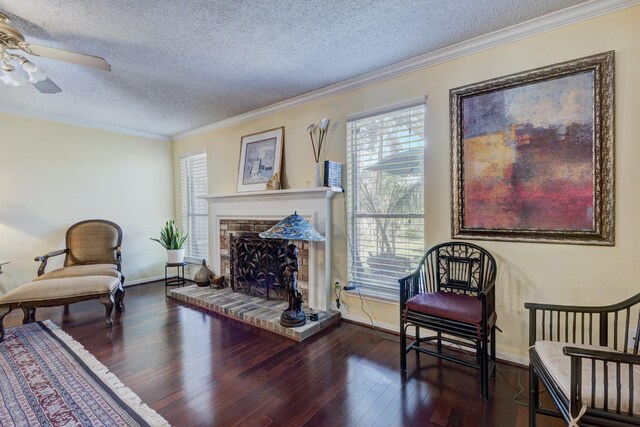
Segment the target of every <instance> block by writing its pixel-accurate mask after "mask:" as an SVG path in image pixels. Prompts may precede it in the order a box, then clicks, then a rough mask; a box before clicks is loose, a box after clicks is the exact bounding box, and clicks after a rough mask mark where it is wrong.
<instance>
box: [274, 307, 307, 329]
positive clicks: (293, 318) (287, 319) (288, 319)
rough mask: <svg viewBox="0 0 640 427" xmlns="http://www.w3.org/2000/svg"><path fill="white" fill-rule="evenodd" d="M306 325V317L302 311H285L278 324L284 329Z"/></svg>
mask: <svg viewBox="0 0 640 427" xmlns="http://www.w3.org/2000/svg"><path fill="white" fill-rule="evenodd" d="M305 323H307V316H306V315H305V314H304V311H302V310H297V311H292V310H285V311H283V312H282V315H281V316H280V324H281V325H282V326H284V327H285V328H296V327H298V326H302V325H304V324H305Z"/></svg>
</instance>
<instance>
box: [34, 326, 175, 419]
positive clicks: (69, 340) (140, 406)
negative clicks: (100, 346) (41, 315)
mask: <svg viewBox="0 0 640 427" xmlns="http://www.w3.org/2000/svg"><path fill="white" fill-rule="evenodd" d="M42 323H43V324H44V325H45V326H46V327H47V328H48V329H49V330H50V331H51V332H53V333H54V334H55V335H56V336H57V337H58V338H60V340H62V341H64V343H65V344H66V345H67V346H68V347H69V348H70V349H71V350H73V352H74V353H76V354H77V355H78V357H80V359H82V361H83V362H84V363H85V364H86V365H87V366H88V367H89V369H91V371H92V372H94V373H95V374H96V375H97V376H98V377H99V378H100V379H101V380H102V381H103V382H104V383H105V384H106V385H107V386H108V387H109V388H111V389H112V390H113V391H114V392H116V394H117V395H118V397H120V399H122V401H123V402H124V403H126V404H127V405H129V406H130V407H131V408H132V409H133V410H134V411H136V412H137V413H138V414H139V415H140V416H141V417H142V418H143V419H144V420H145V421H146V422H147V423H149V424H150V425H152V426H154V427H156V426H157V427H161V426H162V427H164V426H170V424H169V423H168V422H167V420H165V419H164V418H163V417H162V415H160V414H158V413H157V412H156V411H155V410H153V409H152V408H150V407H149V406H148V405H147V404H146V403H144V402H143V401H142V400H141V399H140V397H139V396H138V395H137V394H135V393H134V392H133V390H131V389H130V388H129V387H127V386H125V385H124V384H123V383H122V381H120V379H118V377H116V376H115V375H114V374H113V373H112V372H111V371H109V368H107V367H106V366H105V365H104V364H102V363H101V362H100V361H99V360H98V359H96V358H95V356H94V355H93V354H91V353H89V352H88V351H87V350H86V349H85V348H84V346H83V345H82V344H80V343H79V342H78V341H76V340H75V339H73V337H72V336H71V335H69V334H67V333H66V332H64V331H63V330H62V329H60V327H59V326H58V325H56V324H55V323H53V322H51V321H50V320H45V321H43V322H42Z"/></svg>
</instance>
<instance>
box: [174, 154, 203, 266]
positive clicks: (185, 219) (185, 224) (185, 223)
mask: <svg viewBox="0 0 640 427" xmlns="http://www.w3.org/2000/svg"><path fill="white" fill-rule="evenodd" d="M203 154H204V155H205V165H208V155H207V154H208V153H207V150H206V149H202V150H194V151H191V152H185V153H181V154H180V156H179V170H180V221H181V224H182V229H183V231H187V232H190V231H191V230H190V227H189V216H199V217H206V218H207V221H206V223H207V230H206V233H205V234H206V236H207V241H208V237H209V236H208V213H205V214H192V215H189V214H188V213H187V214H186V216H185V214H184V205H183V200H184V198H185V197H187V198H188V197H189V196H188V195H185V194H184V192H185V188H184V186H185V183H184V182H183V181H182V178H183V177H182V161H183V160H185V159H188V158H190V157H194V156H199V155H203ZM207 175H208V167H207V166H205V178H208V177H207ZM207 195H208V194H199V195H194V196H193V197H195V198H196V199H199V198H200V196H207ZM203 203H204V204H205V206H206V207H207V210H208V203H207V202H206V201H204V200H203ZM185 229H186V230H185ZM189 239H191V233H190V235H189ZM187 249H188V247H187ZM202 259H205V260H207V262H209V259H210V254H209V244H208V243H207V245H206V251H205V253H204V254H203V255H201V256H198V257H195V256H191V254H189V253H187V254H185V262H186V263H187V264H197V265H199V264H200V263H201V262H202Z"/></svg>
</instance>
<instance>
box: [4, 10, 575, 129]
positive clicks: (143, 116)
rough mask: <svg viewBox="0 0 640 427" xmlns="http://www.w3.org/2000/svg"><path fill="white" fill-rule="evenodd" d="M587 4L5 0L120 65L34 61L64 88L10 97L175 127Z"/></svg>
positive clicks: (36, 30)
mask: <svg viewBox="0 0 640 427" xmlns="http://www.w3.org/2000/svg"><path fill="white" fill-rule="evenodd" d="M583 2H584V0H535V1H531V0H447V1H441V0H415V1H412V0H349V1H347V0H322V1H319V0H237V1H231V0H198V1H175V0H157V1H149V0H147V1H142V0H129V1H126V0H109V1H104V0H50V1H45V0H0V11H3V12H5V13H6V14H7V15H8V16H9V18H11V20H12V23H13V25H14V26H15V27H16V28H18V29H19V30H21V31H22V32H23V33H24V34H25V36H26V38H27V41H28V42H32V43H37V44H43V45H47V46H53V47H59V48H64V49H68V50H74V51H78V52H84V53H90V54H93V55H98V56H102V57H104V58H106V59H107V60H108V61H109V62H110V63H111V65H112V67H113V71H112V72H111V73H107V72H102V71H98V70H94V69H90V68H84V67H80V66H77V65H73V64H67V63H63V62H57V61H53V60H47V59H43V58H32V59H33V61H34V62H35V63H36V64H38V65H41V66H44V67H45V68H46V69H47V70H48V71H49V76H50V78H51V79H52V80H53V81H55V82H56V83H57V84H58V86H60V87H61V88H62V93H59V94H56V95H42V94H39V93H38V92H37V91H36V90H35V89H34V88H32V87H21V88H12V87H8V86H5V85H1V84H0V105H8V106H11V107H13V108H14V109H21V110H29V111H32V112H36V113H41V114H55V115H62V116H67V117H70V118H74V119H78V120H87V121H92V122H97V123H101V124H104V125H111V126H118V127H121V128H127V129H131V130H139V131H145V132H150V133H155V134H162V135H173V134H176V133H179V132H182V131H186V130H189V129H193V128H196V127H199V126H202V125H205V124H209V123H213V122H216V121H219V120H222V119H225V118H229V117H232V116H235V115H238V114H242V113H245V112H248V111H252V110H255V109H257V108H260V107H264V106H267V105H270V104H273V103H276V102H278V101H282V100H285V99H288V98H292V97H295V96H298V95H301V94H304V93H307V92H310V91H313V90H316V89H319V88H322V87H326V86H328V85H331V84H334V83H338V82H341V81H344V80H347V79H349V78H352V77H356V76H358V75H361V74H363V73H366V72H369V71H373V70H376V69H379V68H382V67H385V66H388V65H391V64H394V63H397V62H399V61H402V60H405V59H408V58H412V57H414V56H417V55H421V54H424V53H428V52H432V51H434V50H437V49H440V48H443V47H446V46H449V45H452V44H455V43H458V42H461V41H464V40H468V39H471V38H474V37H477V36H480V35H483V34H486V33H489V32H492V31H496V30H499V29H502V28H505V27H508V26H511V25H514V24H517V23H520V22H523V21H527V20H530V19H533V18H536V17H539V16H542V15H545V14H548V13H551V12H554V11H557V10H560V9H563V8H566V7H569V6H573V5H576V4H578V3H583Z"/></svg>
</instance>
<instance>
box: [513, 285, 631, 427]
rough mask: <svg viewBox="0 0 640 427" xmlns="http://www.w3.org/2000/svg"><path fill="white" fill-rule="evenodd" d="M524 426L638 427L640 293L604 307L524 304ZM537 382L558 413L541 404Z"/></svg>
mask: <svg viewBox="0 0 640 427" xmlns="http://www.w3.org/2000/svg"><path fill="white" fill-rule="evenodd" d="M525 308H526V309H528V310H529V345H530V348H529V387H530V389H529V425H530V426H532V427H533V426H535V425H536V414H537V413H539V414H544V415H551V416H555V417H562V418H564V420H565V422H566V423H567V424H569V425H572V426H578V425H579V426H585V427H586V426H598V427H600V426H640V355H638V340H639V339H640V294H637V295H635V296H633V297H631V298H629V299H627V300H625V301H622V302H619V303H617V304H612V305H607V306H571V305H557V304H537V303H525ZM540 383H542V384H544V387H545V388H546V392H547V393H548V394H549V396H550V397H551V400H552V401H553V403H554V405H555V406H556V408H557V411H554V410H551V408H543V407H541V406H540V385H539V384H540Z"/></svg>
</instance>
